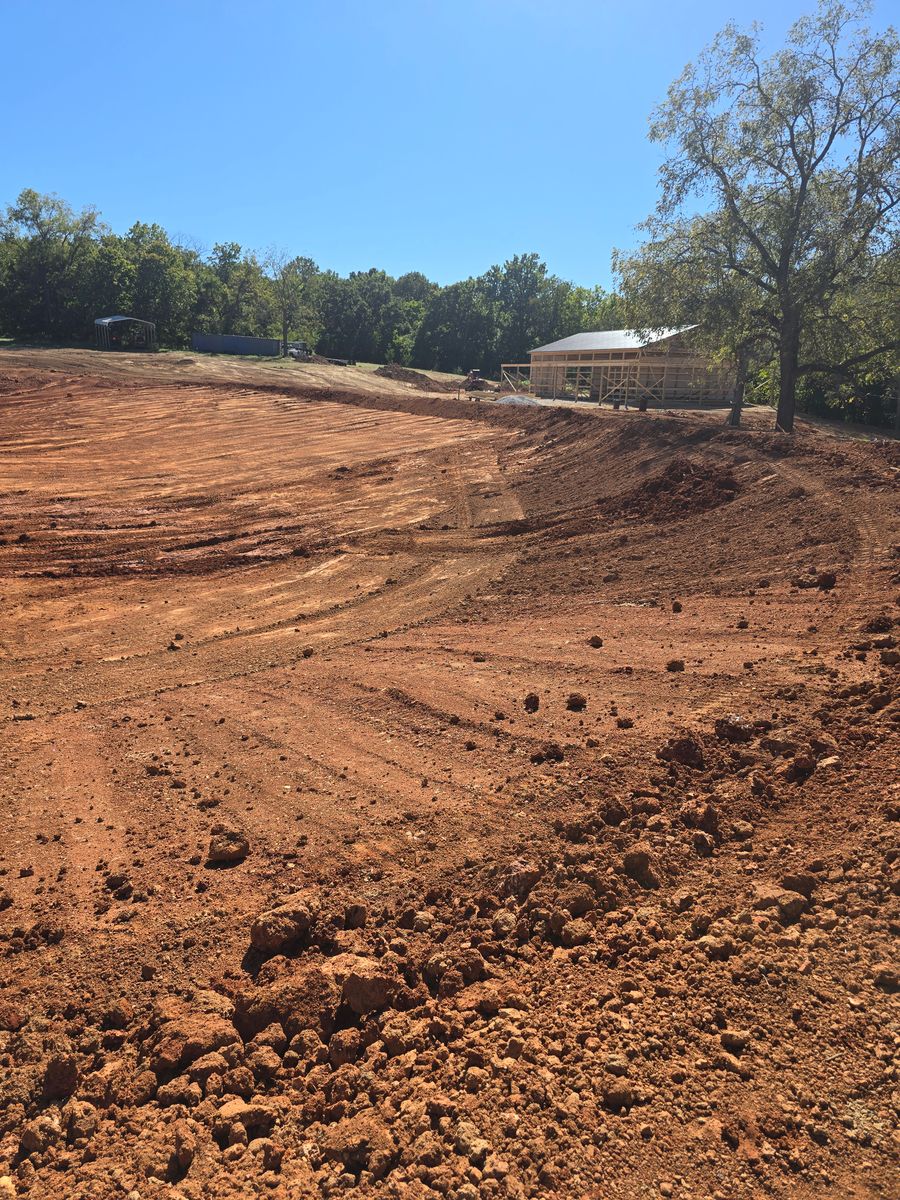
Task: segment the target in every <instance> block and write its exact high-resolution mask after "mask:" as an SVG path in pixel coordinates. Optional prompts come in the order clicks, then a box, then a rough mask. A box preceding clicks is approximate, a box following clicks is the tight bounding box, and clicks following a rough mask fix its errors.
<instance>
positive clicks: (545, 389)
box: [500, 325, 735, 408]
mask: <svg viewBox="0 0 900 1200" xmlns="http://www.w3.org/2000/svg"><path fill="white" fill-rule="evenodd" d="M695 328H696V326H694V325H688V326H685V327H683V328H681V329H663V330H660V331H658V332H656V333H641V332H639V331H637V330H633V329H611V330H605V331H603V332H600V333H576V334H573V336H572V337H567V338H562V339H561V340H560V341H558V342H551V343H550V344H549V345H547V346H538V348H537V349H536V350H532V351H531V352H530V354H529V357H530V359H531V361H530V362H528V363H504V364H503V365H502V366H501V368H500V380H501V384H502V386H503V387H509V388H512V389H513V390H514V391H517V392H518V391H530V392H531V393H532V394H533V395H535V396H541V397H544V398H547V399H554V400H562V399H569V400H573V399H574V400H588V401H593V402H594V403H595V404H602V403H603V402H604V401H606V402H607V403H610V404H613V405H614V406H615V407H616V408H618V407H619V405H620V404H625V405H628V404H635V405H638V406H640V407H646V406H648V405H650V404H653V405H662V404H684V405H692V404H725V403H730V402H731V400H732V398H733V394H734V386H735V379H734V371H733V369H732V368H730V367H728V366H724V365H721V364H717V363H713V362H712V361H711V360H710V359H709V357H708V356H707V355H705V354H703V353H702V352H700V351H698V350H695V349H693V348H692V347H691V344H690V331H691V330H692V329H695Z"/></svg>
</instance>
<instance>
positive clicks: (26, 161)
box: [0, 0, 893, 286]
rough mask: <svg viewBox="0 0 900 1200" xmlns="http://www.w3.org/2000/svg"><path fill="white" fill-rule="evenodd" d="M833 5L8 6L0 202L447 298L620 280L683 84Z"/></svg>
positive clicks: (2, 30) (593, 1)
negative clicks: (455, 292)
mask: <svg viewBox="0 0 900 1200" xmlns="http://www.w3.org/2000/svg"><path fill="white" fill-rule="evenodd" d="M813 3H814V0H755V2H753V3H750V4H747V5H746V6H745V5H743V4H739V3H737V0H724V2H723V0H696V2H691V0H669V2H668V3H664V2H662V0H624V2H623V0H618V2H615V3H608V2H607V0H480V2H477V0H382V2H380V3H378V2H376V0H369V2H363V0H305V2H303V0H294V2H288V0H253V2H252V3H251V2H250V0H247V2H245V3H237V2H235V0H155V2H154V3H151V4H140V3H135V2H134V0H130V2H127V3H118V4H101V5H85V4H81V3H77V2H75V0H0V49H2V69H0V113H2V119H0V120H2V124H0V206H5V205H6V204H8V203H9V202H11V201H12V200H13V199H14V198H15V196H16V195H17V193H18V192H19V191H20V190H21V189H22V188H23V187H34V188H36V189H38V190H39V191H44V192H58V193H59V194H60V195H62V196H64V197H65V198H66V199H67V200H69V201H70V203H72V204H73V205H75V206H76V207H80V206H81V205H83V204H88V203H93V204H96V205H97V206H98V207H99V208H100V209H101V211H102V213H103V215H104V218H105V219H106V221H107V222H108V223H109V224H110V225H111V226H112V228H113V229H115V230H117V231H120V232H124V231H125V230H126V229H127V228H128V227H129V225H131V223H132V222H133V221H135V220H143V221H157V222H159V224H161V225H164V226H165V227H166V228H167V229H168V230H169V231H170V233H172V234H173V235H176V236H178V237H180V238H184V239H187V240H189V241H190V242H191V244H195V245H198V246H200V247H202V248H206V249H208V248H210V247H211V246H212V245H213V244H214V243H215V242H217V241H238V242H240V243H241V244H242V245H244V246H247V247H250V248H254V249H259V250H264V249H265V248H267V247H269V246H273V245H277V246H279V247H283V248H285V249H287V250H288V251H290V252H291V253H297V254H305V255H309V256H310V257H311V258H313V259H315V260H316V261H317V262H318V263H319V265H320V266H322V267H330V268H333V269H334V270H337V271H340V272H341V273H346V272H347V271H350V270H364V269H367V268H368V267H370V266H378V267H382V268H384V269H385V270H387V271H389V272H390V273H391V274H395V275H399V274H402V273H403V272H404V271H409V270H422V271H424V272H425V273H426V274H427V275H428V276H430V277H431V278H432V279H435V280H437V281H438V282H440V283H449V282H451V281H453V280H455V279H460V278H464V277H466V276H468V275H472V274H479V273H481V272H482V271H484V270H485V269H486V268H487V267H489V266H490V265H491V264H492V263H495V262H500V261H502V260H503V259H505V258H508V257H509V256H510V255H512V254H515V253H519V252H526V251H532V250H534V251H537V252H538V253H539V254H540V255H541V256H542V257H543V258H544V259H545V260H546V261H547V263H548V264H549V266H550V268H551V270H553V271H554V272H556V273H557V274H559V275H561V276H563V277H564V278H567V279H572V280H574V281H575V282H577V283H583V284H594V283H601V284H603V285H604V286H608V285H609V284H610V282H611V279H610V272H609V256H610V250H611V248H612V247H613V246H619V247H622V248H624V247H628V246H630V245H632V244H634V242H635V239H636V237H637V236H638V235H637V234H636V233H635V230H634V226H635V224H636V223H637V222H639V221H640V220H642V219H643V217H644V216H646V215H647V213H648V212H649V211H650V209H651V208H652V206H653V202H654V197H655V188H656V183H655V173H656V168H657V165H658V163H659V150H658V149H657V148H656V147H654V146H651V145H650V144H649V143H648V142H647V140H646V129H647V119H648V116H649V114H650V112H651V110H652V108H653V106H654V105H655V104H656V103H657V102H658V101H659V100H660V99H662V98H663V96H664V95H665V90H666V87H667V85H668V83H669V82H670V81H671V80H672V79H673V78H675V76H677V75H678V73H679V72H680V71H681V69H682V67H683V66H684V64H685V63H686V62H687V61H689V60H690V59H691V58H692V57H694V56H695V55H696V54H697V52H698V51H699V50H700V49H701V48H702V46H703V45H705V44H706V43H707V42H708V41H709V40H710V39H711V37H712V36H713V35H714V34H715V33H716V31H717V30H718V29H719V28H721V26H722V25H724V24H725V22H726V21H727V20H728V19H729V18H730V17H734V18H735V19H736V20H738V21H739V22H740V23H742V24H747V23H748V22H750V21H751V20H754V19H756V20H759V21H762V22H763V23H764V25H765V38H766V42H767V43H771V44H773V45H774V44H777V42H779V41H780V40H781V39H782V37H783V35H784V32H785V30H786V29H787V27H788V25H789V24H790V23H791V21H793V20H794V19H795V18H796V17H797V16H799V15H800V14H801V13H803V12H806V11H809V10H810V9H811V8H812V7H813ZM892 7H893V6H892V5H891V4H888V3H884V2H878V3H876V5H875V11H874V13H873V17H872V20H873V23H874V24H877V25H881V26H883V25H886V24H887V23H888V19H889V15H890V10H891V9H892Z"/></svg>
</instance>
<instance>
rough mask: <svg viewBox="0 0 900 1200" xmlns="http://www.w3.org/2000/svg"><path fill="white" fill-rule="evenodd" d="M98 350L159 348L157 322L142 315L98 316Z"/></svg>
mask: <svg viewBox="0 0 900 1200" xmlns="http://www.w3.org/2000/svg"><path fill="white" fill-rule="evenodd" d="M94 332H95V333H96V335H97V349H98V350H158V349H159V343H158V342H157V340H156V324H155V322H153V321H142V320H141V318H140V317H123V316H118V317H98V318H97V320H96V321H95V322H94Z"/></svg>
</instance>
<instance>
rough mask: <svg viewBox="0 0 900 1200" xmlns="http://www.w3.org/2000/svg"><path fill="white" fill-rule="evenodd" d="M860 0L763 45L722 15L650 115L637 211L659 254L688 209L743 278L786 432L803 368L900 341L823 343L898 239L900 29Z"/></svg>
mask: <svg viewBox="0 0 900 1200" xmlns="http://www.w3.org/2000/svg"><path fill="white" fill-rule="evenodd" d="M867 11H868V5H867V4H855V5H852V6H848V5H845V4H843V3H831V2H824V0H823V2H822V3H820V5H819V7H818V10H817V11H816V13H815V14H814V15H812V16H808V17H803V18H802V19H801V20H799V21H797V22H796V24H795V25H793V26H792V28H791V30H790V32H789V34H788V38H787V43H786V45H785V47H784V48H783V49H782V50H780V51H778V52H777V53H776V54H774V55H772V56H771V57H769V58H765V57H763V56H762V55H761V54H760V47H759V34H758V30H757V29H756V28H754V30H753V31H752V32H750V33H744V32H741V31H739V30H738V29H737V28H735V26H734V25H728V26H726V28H725V29H724V30H723V31H722V33H720V34H719V35H718V37H716V39H715V40H714V41H713V43H712V45H711V46H709V47H708V48H707V49H706V50H705V51H704V52H703V53H702V54H701V56H700V58H699V59H698V60H697V62H696V63H693V64H690V65H689V66H688V67H687V68H686V69H685V71H684V72H683V74H682V75H681V77H680V78H679V79H678V80H676V82H675V83H674V84H673V85H672V86H671V87H670V89H669V93H668V97H667V99H666V101H665V102H664V103H663V104H662V105H661V106H660V108H659V109H658V110H657V112H656V113H655V114H654V119H653V121H652V123H651V128H650V137H651V139H652V140H653V141H656V142H660V143H662V144H664V145H665V146H666V147H667V149H668V157H667V158H666V160H665V162H664V163H663V165H662V167H661V168H660V198H659V201H658V203H657V206H656V210H655V212H654V214H653V215H652V216H651V218H650V219H649V220H648V221H647V222H646V223H645V226H644V228H645V229H647V231H648V232H649V234H650V241H649V246H650V247H652V248H653V249H652V250H651V253H658V251H659V247H660V246H661V245H664V244H666V243H667V242H669V243H670V244H671V239H672V235H673V233H677V232H678V230H679V228H681V229H683V228H684V222H688V223H689V224H690V226H691V230H692V235H693V237H694V238H695V239H696V241H697V244H698V245H701V246H702V248H703V257H704V259H705V261H706V262H707V264H708V266H709V269H710V270H711V271H715V272H718V273H720V274H722V275H724V274H725V273H727V274H729V275H732V276H733V277H734V278H736V279H739V280H741V281H743V282H744V283H745V284H746V285H747V287H748V288H749V295H748V297H747V300H746V302H743V301H742V303H741V304H740V305H739V306H738V311H739V314H740V317H741V319H742V320H743V319H744V318H746V316H747V313H748V312H749V311H753V312H755V313H756V319H757V321H758V323H759V328H760V330H761V332H763V333H765V334H767V335H769V336H770V337H771V338H772V340H773V344H774V348H775V356H776V357H777V363H778V387H779V395H778V414H777V425H778V427H779V428H781V429H783V430H787V431H790V430H792V429H793V425H794V410H795V397H796V390H797V382H798V379H799V378H800V377H801V376H802V375H803V374H805V373H812V372H819V373H821V372H822V371H823V370H829V371H833V372H836V373H838V374H840V373H841V372H844V373H846V371H848V370H849V369H851V368H852V366H853V365H854V364H855V363H858V362H859V361H860V355H862V356H863V358H862V361H871V360H872V359H873V358H876V357H877V356H878V355H879V354H885V353H887V352H889V351H891V350H892V349H895V348H896V339H895V338H894V337H892V336H890V331H887V334H886V338H885V341H884V342H879V343H878V344H876V345H870V346H868V347H867V348H866V349H865V350H864V351H855V352H854V353H851V354H850V355H849V356H848V357H847V358H841V357H840V355H839V354H837V353H836V354H834V355H826V358H825V360H823V358H822V357H821V350H822V348H823V347H827V345H828V330H829V327H830V326H832V325H840V323H841V321H842V320H843V312H844V305H845V301H846V297H847V296H848V295H850V294H852V293H854V292H856V291H857V290H859V289H862V288H863V287H864V285H865V283H866V280H867V278H868V277H869V276H870V275H871V273H872V272H873V271H874V272H876V273H877V272H878V271H880V269H881V264H882V262H883V261H884V260H885V259H886V258H888V257H890V256H891V255H893V254H895V253H896V246H897V239H898V228H900V41H898V38H897V34H896V33H895V31H894V30H893V29H891V28H889V29H887V30H885V31H884V32H883V33H873V32H871V31H870V30H869V29H868V28H866V27H864V26H863V25H862V23H861V22H862V18H863V17H864V15H865V13H866V12H867ZM698 206H699V207H700V208H702V209H704V210H706V211H705V213H702V214H701V215H699V216H695V217H694V220H693V221H690V217H691V216H692V214H694V213H695V212H696V208H697V207H698ZM678 240H679V239H678V238H675V243H676V244H677V243H678Z"/></svg>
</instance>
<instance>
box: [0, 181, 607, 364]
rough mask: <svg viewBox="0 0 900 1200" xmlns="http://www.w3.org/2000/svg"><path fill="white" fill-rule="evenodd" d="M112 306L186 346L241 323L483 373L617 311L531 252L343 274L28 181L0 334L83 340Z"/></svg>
mask: <svg viewBox="0 0 900 1200" xmlns="http://www.w3.org/2000/svg"><path fill="white" fill-rule="evenodd" d="M114 313H126V314H128V315H131V316H139V317H143V318H144V319H147V320H152V321H155V322H156V324H157V332H158V336H159V339H160V342H161V344H162V345H165V346H173V347H178V346H186V345H188V344H189V343H190V336H191V333H192V332H193V331H194V330H198V331H201V332H204V333H243V334H254V335H258V336H269V337H281V338H291V339H302V340H304V341H306V342H308V343H309V345H310V346H311V347H313V348H314V349H315V350H316V351H317V352H318V353H320V354H323V355H326V356H328V357H336V358H349V359H355V360H357V361H360V362H398V363H401V364H403V365H404V366H413V367H420V368H426V369H432V370H442V371H464V370H468V369H470V368H471V367H480V368H481V369H482V370H484V371H488V372H492V373H493V372H496V370H497V368H498V366H499V364H500V363H501V362H522V361H527V354H528V351H529V350H532V349H533V348H534V347H535V346H538V345H541V344H543V343H545V342H549V341H553V340H554V339H556V338H560V337H566V336H568V335H569V334H572V333H579V332H581V331H583V330H587V329H611V328H616V327H617V326H618V325H619V324H620V320H621V314H620V311H619V301H618V298H617V297H616V296H615V295H611V294H609V293H607V292H605V291H603V289H602V288H584V287H577V286H575V285H574V284H572V283H568V282H566V281H565V280H563V279H559V278H557V277H556V276H555V275H551V274H550V273H549V272H548V270H547V267H546V264H545V263H543V262H541V261H540V258H539V257H538V255H536V254H523V255H516V256H515V257H514V258H512V259H510V260H509V261H507V262H505V263H504V264H503V265H502V266H494V267H491V269H490V270H489V271H487V272H485V274H483V275H480V276H478V277H477V278H473V279H465V280H463V281H461V282H460V283H453V284H450V285H449V286H446V287H440V286H439V285H438V284H436V283H433V282H431V281H430V280H429V279H427V278H426V277H425V276H424V275H422V274H420V273H419V272H418V271H412V272H409V273H408V274H406V275H401V276H400V277H399V278H396V279H395V278H393V277H392V276H390V275H388V274H386V273H385V272H384V271H379V270H376V269H374V268H373V269H372V270H369V271H353V272H351V273H350V274H349V275H348V276H346V277H344V276H340V275H338V274H336V273H335V272H334V271H323V270H320V269H319V267H318V266H317V265H316V264H315V263H314V262H313V261H312V260H311V259H308V258H302V257H301V258H291V257H289V256H287V255H285V254H279V253H269V254H267V255H264V256H261V255H257V254H256V253H254V252H252V251H249V250H246V249H244V248H242V247H241V246H239V245H238V244H237V243H235V242H228V243H223V244H219V245H216V246H214V247H213V248H212V250H211V251H210V252H208V253H203V252H201V251H200V250H198V249H197V248H195V247H192V246H186V245H183V244H179V243H178V242H177V241H173V239H172V238H170V237H169V235H168V234H167V233H166V231H165V230H164V229H163V228H161V226H159V225H145V224H143V223H141V222H138V223H137V224H135V225H133V226H132V227H131V229H130V230H129V231H128V233H126V234H117V233H113V232H112V231H111V230H110V229H109V228H108V227H107V226H106V225H104V223H103V222H102V220H101V217H100V214H99V212H98V211H97V210H96V209H94V208H86V209H84V210H82V211H81V212H75V211H73V209H72V208H71V207H70V206H69V205H68V204H67V203H66V202H65V201H64V200H61V199H60V198H58V197H56V196H46V195H41V194H39V193H38V192H35V191H32V190H30V189H29V190H26V191H23V192H22V193H21V194H20V195H19V197H18V198H17V200H16V201H15V203H14V204H11V205H9V207H8V208H7V209H6V213H5V216H4V217H2V218H0V336H5V337H12V338H16V339H19V340H23V341H32V342H34V341H43V342H64V343H69V342H81V341H89V340H91V339H92V338H93V322H94V319H95V318H96V317H98V316H108V315H112V314H114Z"/></svg>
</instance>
